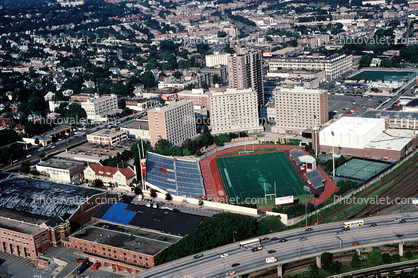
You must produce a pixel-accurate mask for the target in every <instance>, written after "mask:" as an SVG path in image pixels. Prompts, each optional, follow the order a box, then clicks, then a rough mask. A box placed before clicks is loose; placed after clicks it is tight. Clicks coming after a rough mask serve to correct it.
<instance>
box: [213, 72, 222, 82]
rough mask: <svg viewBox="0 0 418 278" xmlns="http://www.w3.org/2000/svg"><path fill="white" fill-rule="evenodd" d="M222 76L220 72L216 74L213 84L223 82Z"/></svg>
mask: <svg viewBox="0 0 418 278" xmlns="http://www.w3.org/2000/svg"><path fill="white" fill-rule="evenodd" d="M221 81H222V78H221V77H220V76H219V75H218V74H214V75H213V77H212V83H213V84H219V83H221Z"/></svg>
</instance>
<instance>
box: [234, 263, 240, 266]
mask: <svg viewBox="0 0 418 278" xmlns="http://www.w3.org/2000/svg"><path fill="white" fill-rule="evenodd" d="M239 265H240V264H239V263H234V264H232V267H237V266H239Z"/></svg>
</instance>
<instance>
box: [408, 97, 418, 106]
mask: <svg viewBox="0 0 418 278" xmlns="http://www.w3.org/2000/svg"><path fill="white" fill-rule="evenodd" d="M405 107H418V99H417V98H415V99H413V100H411V101H410V102H408V103H407V104H406V105H405Z"/></svg>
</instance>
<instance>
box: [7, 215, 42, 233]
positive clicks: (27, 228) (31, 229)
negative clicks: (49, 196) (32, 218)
mask: <svg viewBox="0 0 418 278" xmlns="http://www.w3.org/2000/svg"><path fill="white" fill-rule="evenodd" d="M0 228H3V229H7V230H11V231H15V232H18V233H23V234H29V235H36V234H39V233H40V232H42V231H45V228H40V227H38V226H36V225H31V224H28V223H22V222H19V221H17V220H12V219H6V218H3V217H0Z"/></svg>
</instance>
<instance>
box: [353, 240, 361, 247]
mask: <svg viewBox="0 0 418 278" xmlns="http://www.w3.org/2000/svg"><path fill="white" fill-rule="evenodd" d="M351 245H353V246H356V245H360V243H358V242H357V241H356V242H353V243H352V244H351Z"/></svg>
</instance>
